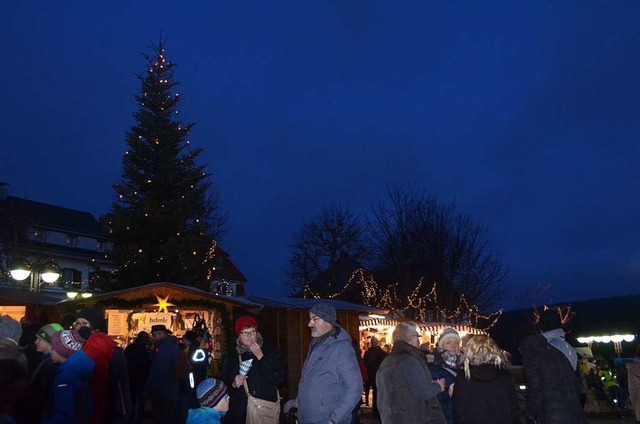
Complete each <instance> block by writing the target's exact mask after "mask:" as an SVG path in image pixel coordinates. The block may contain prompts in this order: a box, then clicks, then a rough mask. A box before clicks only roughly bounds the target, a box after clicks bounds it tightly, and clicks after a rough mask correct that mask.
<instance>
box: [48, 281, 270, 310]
mask: <svg viewBox="0 0 640 424" xmlns="http://www.w3.org/2000/svg"><path fill="white" fill-rule="evenodd" d="M149 291H151V292H158V293H163V295H164V294H169V295H171V294H172V292H174V293H180V292H181V293H186V294H192V295H196V296H200V297H203V298H206V299H210V300H219V301H222V302H227V303H234V304H236V305H239V306H244V307H248V308H262V305H261V304H260V303H256V302H253V301H251V300H249V299H247V298H244V297H240V296H222V295H219V294H216V293H211V292H208V291H205V290H201V289H198V288H196V287H192V286H183V285H181V284H175V283H151V284H145V285H144V286H136V287H130V288H128V289H123V290H117V291H112V292H108V293H100V294H97V295H94V296H92V297H90V298H88V299H73V300H71V299H66V300H63V301H62V302H60V304H61V305H67V304H72V303H89V304H91V303H94V302H96V301H98V300H102V299H108V298H111V297H118V296H122V295H129V296H131V294H132V293H135V292H149Z"/></svg>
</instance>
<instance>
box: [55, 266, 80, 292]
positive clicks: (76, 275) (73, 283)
mask: <svg viewBox="0 0 640 424" xmlns="http://www.w3.org/2000/svg"><path fill="white" fill-rule="evenodd" d="M60 280H61V283H63V284H65V285H67V286H70V287H72V288H77V289H78V290H79V289H80V288H82V272H80V271H78V270H77V269H73V268H63V269H62V278H61V279H60Z"/></svg>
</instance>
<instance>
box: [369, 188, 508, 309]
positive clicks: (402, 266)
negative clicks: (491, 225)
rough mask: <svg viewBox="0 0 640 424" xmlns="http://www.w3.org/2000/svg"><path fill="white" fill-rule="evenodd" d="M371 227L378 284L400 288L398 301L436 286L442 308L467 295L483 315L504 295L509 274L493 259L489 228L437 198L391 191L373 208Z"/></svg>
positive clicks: (410, 190)
mask: <svg viewBox="0 0 640 424" xmlns="http://www.w3.org/2000/svg"><path fill="white" fill-rule="evenodd" d="M372 215H373V216H372V218H371V219H370V220H369V222H368V228H369V237H370V242H369V244H370V246H371V251H372V254H373V263H374V270H375V274H376V279H377V280H378V281H379V282H380V283H382V285H383V286H384V285H389V284H393V283H398V289H397V290H398V296H399V298H400V299H402V298H406V297H407V296H409V295H411V294H415V289H416V285H417V284H418V282H419V281H420V280H421V279H423V281H424V282H425V283H426V284H423V285H422V287H421V288H420V293H418V294H419V295H426V294H427V292H428V291H429V290H430V289H431V286H432V285H433V284H434V283H436V284H437V288H438V290H437V292H438V305H439V306H440V307H441V308H447V309H449V310H453V309H455V308H456V307H457V305H459V304H460V299H461V296H462V295H464V297H465V298H466V300H467V301H468V302H469V303H473V304H475V305H477V306H478V307H479V308H480V309H481V310H483V309H486V308H488V307H490V306H492V305H493V304H494V303H495V302H496V301H497V300H499V298H500V296H501V295H502V292H503V288H504V287H503V285H504V278H505V276H506V271H505V269H504V267H503V265H502V263H501V262H500V261H498V260H497V259H496V258H495V256H494V255H493V254H492V252H491V249H490V246H489V242H488V240H487V238H486V228H484V227H482V226H480V225H478V224H476V223H474V222H473V220H472V219H471V218H470V217H469V216H468V215H465V214H462V213H460V212H458V211H457V210H456V207H455V204H454V203H453V202H450V203H441V202H439V201H438V200H437V199H436V198H435V197H434V196H431V195H426V194H424V193H422V192H419V191H417V190H415V189H413V188H408V187H403V186H390V187H389V188H388V199H387V201H382V200H381V201H378V202H377V203H376V204H374V206H373V213H372Z"/></svg>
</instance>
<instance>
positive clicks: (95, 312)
mask: <svg viewBox="0 0 640 424" xmlns="http://www.w3.org/2000/svg"><path fill="white" fill-rule="evenodd" d="M78 318H84V319H86V320H87V321H89V322H90V323H91V329H93V330H101V329H102V327H103V326H104V311H103V310H102V309H101V308H98V307H97V306H89V307H87V308H84V309H83V310H81V311H80V312H78V314H77V315H76V319H78Z"/></svg>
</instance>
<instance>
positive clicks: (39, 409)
mask: <svg viewBox="0 0 640 424" xmlns="http://www.w3.org/2000/svg"><path fill="white" fill-rule="evenodd" d="M62 330H64V328H62V326H61V325H60V324H58V323H51V324H47V325H44V326H42V327H40V329H38V330H37V331H36V334H35V347H36V350H37V351H38V352H39V353H40V354H42V359H41V360H40V363H39V364H38V365H37V366H36V368H35V369H34V370H33V372H32V373H31V376H30V377H29V386H28V387H27V390H26V391H25V392H24V393H23V395H22V396H21V397H20V399H19V401H18V407H17V410H16V417H15V418H16V421H17V422H18V423H24V424H31V423H36V422H40V421H42V417H43V414H44V405H45V403H46V400H47V396H48V395H49V392H50V391H51V386H52V384H53V379H54V378H55V376H56V371H57V370H58V364H56V363H54V362H53V361H52V360H51V352H52V347H51V336H53V335H54V334H55V333H57V332H58V331H62Z"/></svg>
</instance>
